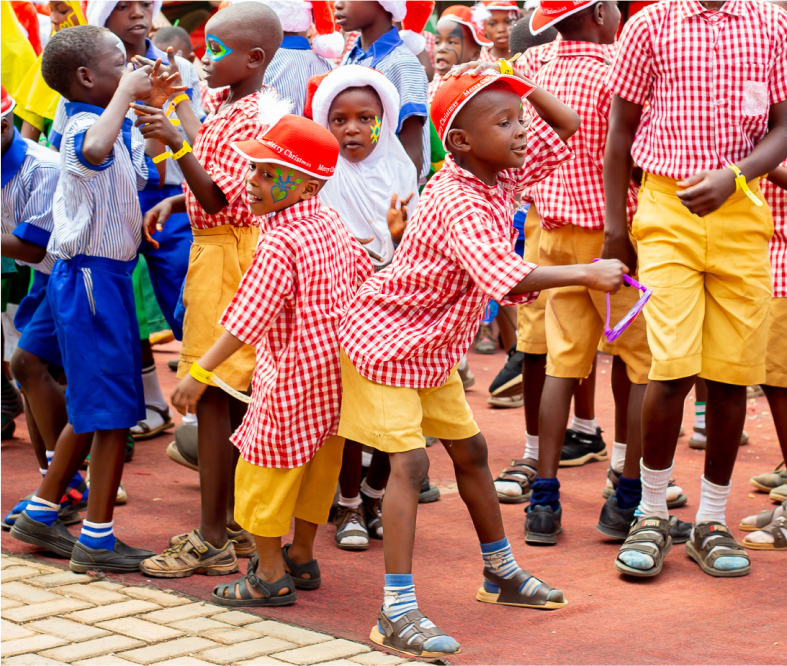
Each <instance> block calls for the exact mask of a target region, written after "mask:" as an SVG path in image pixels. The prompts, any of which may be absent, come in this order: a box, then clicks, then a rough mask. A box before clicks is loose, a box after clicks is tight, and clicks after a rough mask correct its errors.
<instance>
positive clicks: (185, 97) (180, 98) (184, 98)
mask: <svg viewBox="0 0 787 666" xmlns="http://www.w3.org/2000/svg"><path fill="white" fill-rule="evenodd" d="M190 101H191V100H190V99H189V96H188V95H187V94H186V93H180V95H178V96H177V97H176V98H175V99H173V100H172V102H171V104H172V108H173V109H174V108H175V107H176V106H177V105H178V104H180V103H181V102H190Z"/></svg>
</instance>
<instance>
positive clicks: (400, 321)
mask: <svg viewBox="0 0 787 666" xmlns="http://www.w3.org/2000/svg"><path fill="white" fill-rule="evenodd" d="M498 67H504V68H505V69H506V71H507V72H508V74H507V75H501V74H500V73H499V72H498V71H497V68H498ZM474 68H476V69H474ZM489 68H495V69H494V70H491V69H489ZM469 69H474V72H473V73H472V74H463V72H466V71H467V70H469ZM456 73H457V76H455V77H452V78H450V79H448V80H447V81H446V82H445V83H444V84H443V85H442V86H441V87H440V90H438V92H437V94H436V95H435V98H434V101H433V103H432V108H431V115H432V120H433V122H434V125H435V128H436V129H437V132H438V135H439V136H440V139H441V140H442V141H443V144H444V146H445V148H446V150H447V151H448V152H449V153H450V155H449V157H447V158H446V160H445V165H444V166H443V168H442V169H441V170H440V171H439V172H438V173H437V174H436V175H435V176H434V178H432V180H431V181H430V182H429V183H428V184H427V186H426V188H425V189H424V191H423V193H422V195H421V199H420V201H419V204H418V207H417V208H416V210H415V213H414V214H413V216H412V220H411V222H410V223H409V225H408V229H407V233H406V234H405V236H404V240H403V242H402V244H401V245H400V246H399V249H398V250H397V253H396V255H394V259H393V263H392V264H391V265H390V266H389V267H388V268H386V269H385V270H384V271H381V272H380V273H377V274H376V275H374V276H373V277H371V278H370V279H368V280H367V281H366V282H365V283H364V284H363V286H362V287H361V289H360V290H359V292H358V295H357V297H356V299H355V300H354V301H353V305H352V306H351V308H350V310H349V312H348V314H347V316H346V318H345V319H344V321H343V322H342V327H341V331H340V342H341V344H342V387H343V391H344V393H343V402H342V415H341V416H342V418H341V422H340V425H339V434H340V435H341V436H344V437H347V438H348V439H353V440H355V441H359V442H362V443H364V444H368V445H369V446H371V447H373V448H375V449H379V450H383V451H387V452H388V454H389V458H390V461H391V478H390V480H389V483H388V488H387V490H386V494H385V498H384V500H383V528H384V533H385V539H384V542H383V546H384V549H385V565H386V581H385V589H384V602H383V606H382V608H381V610H380V613H379V615H378V621H377V623H376V624H375V626H374V628H373V629H372V633H371V639H372V640H373V641H374V642H376V643H378V644H380V645H384V646H386V647H388V648H391V649H394V650H398V651H400V652H404V653H406V654H409V655H415V656H420V657H440V656H443V655H447V654H455V653H457V652H458V651H459V649H460V648H459V643H458V642H457V641H456V640H454V639H453V638H451V637H450V636H448V635H446V634H445V632H443V631H441V630H440V629H438V628H437V627H436V626H435V625H434V624H433V623H432V622H431V621H430V620H429V619H428V618H427V617H426V616H425V615H424V614H423V613H422V612H421V611H420V610H419V609H418V604H417V602H416V599H415V588H414V586H413V577H412V564H413V562H412V560H413V543H414V538H415V523H416V512H417V508H418V494H419V491H420V488H421V483H422V481H423V479H424V478H425V476H426V474H427V472H428V470H429V458H428V457H427V455H426V451H425V448H424V447H425V442H424V436H425V435H427V436H432V437H437V438H439V439H440V440H441V441H442V442H443V445H444V446H445V448H446V451H447V452H448V455H449V456H450V457H451V460H452V462H453V464H454V471H455V473H456V479H457V485H458V487H459V493H460V496H461V497H462V500H463V501H464V502H465V504H466V505H467V508H468V510H469V512H470V516H471V518H472V520H473V525H474V527H475V529H476V533H477V535H478V538H479V541H480V543H481V553H482V557H483V561H484V583H483V586H482V587H481V588H480V589H479V590H478V593H477V599H478V600H479V601H483V602H486V603H495V604H505V605H512V606H521V607H526V608H541V609H553V608H562V607H563V606H565V605H566V603H567V602H566V600H565V598H564V597H563V593H562V592H561V591H560V590H556V589H554V588H552V587H551V586H550V585H547V584H546V583H544V582H542V581H540V580H539V579H538V578H535V577H534V576H532V575H531V574H529V573H528V572H526V571H524V570H523V569H521V568H520V567H519V565H518V564H517V563H516V561H515V559H514V557H513V555H512V553H511V547H510V545H509V544H508V540H507V539H506V537H505V532H504V529H503V522H502V518H501V515H500V506H499V504H498V501H497V495H496V493H495V488H494V484H493V481H492V475H491V474H490V472H489V467H488V465H487V448H486V442H485V440H484V438H483V436H482V435H481V433H480V432H479V430H478V426H477V425H476V423H475V421H474V420H473V415H472V413H471V411H470V408H469V406H468V405H467V401H466V400H465V396H464V390H463V388H462V382H461V380H460V379H459V376H458V373H457V370H456V367H457V364H458V363H459V360H460V359H461V358H462V356H463V355H464V354H465V353H466V352H467V350H468V348H469V346H470V344H471V342H472V340H473V336H474V334H475V331H476V330H477V329H478V324H479V322H480V320H481V317H482V316H483V313H484V310H485V308H486V306H487V304H488V303H489V299H490V298H494V299H495V300H497V301H498V302H502V303H504V304H506V305H507V304H512V303H521V302H525V301H527V300H532V299H534V298H535V297H536V296H537V293H536V292H537V291H538V290H539V289H549V288H553V287H561V286H565V285H570V284H581V285H583V286H588V287H591V288H594V289H599V290H602V291H607V290H612V291H614V290H617V289H618V288H619V287H620V284H621V282H622V280H623V272H624V268H623V266H622V264H621V263H620V262H617V261H612V262H598V263H596V264H593V265H583V266H547V267H539V266H536V265H534V264H528V263H527V262H524V261H523V260H522V259H521V258H520V257H519V255H517V254H516V252H515V251H514V248H513V245H512V240H513V237H514V234H513V226H512V217H513V213H514V210H515V195H516V193H517V192H519V191H521V190H522V189H523V188H524V187H527V186H529V185H532V184H533V183H534V182H537V181H538V180H541V179H542V178H544V177H545V176H546V175H547V174H549V173H550V172H551V171H553V170H555V169H556V168H558V167H559V166H560V165H561V164H563V163H564V162H566V161H567V160H568V159H570V157H571V151H570V150H569V149H568V148H567V147H566V145H565V143H564V141H565V140H566V139H568V137H570V136H571V135H572V134H573V133H574V132H576V130H577V128H578V126H579V118H578V116H577V114H576V113H574V112H573V111H572V110H571V109H570V108H569V107H567V106H566V105H565V104H563V103H562V102H560V101H559V100H558V99H557V98H555V97H554V96H552V95H550V94H549V93H548V92H546V91H545V90H543V89H541V88H538V87H536V86H534V85H533V84H532V83H530V82H528V81H527V80H525V79H524V77H522V76H521V75H518V74H514V73H512V70H511V67H510V65H509V64H508V63H505V62H503V63H495V64H494V65H491V64H486V63H479V62H477V61H476V62H473V63H468V64H466V65H463V66H462V67H460V68H458V69H457V72H456ZM531 91H532V94H530V97H529V100H530V102H531V104H532V106H533V108H534V109H535V110H536V112H537V113H538V114H539V116H538V117H536V118H535V119H534V120H533V122H532V123H531V124H530V125H529V127H528V128H527V130H526V128H525V126H524V124H523V118H522V99H521V98H522V96H524V95H526V94H528V93H530V92H531Z"/></svg>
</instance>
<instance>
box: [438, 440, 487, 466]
mask: <svg viewBox="0 0 787 666" xmlns="http://www.w3.org/2000/svg"><path fill="white" fill-rule="evenodd" d="M446 449H447V450H448V452H449V454H450V455H451V459H452V460H453V462H454V464H455V465H457V466H458V467H466V468H470V467H472V468H484V467H487V466H488V464H489V461H488V457H489V455H488V454H489V449H488V448H487V445H486V439H485V438H484V436H483V435H482V434H481V433H480V432H479V433H478V434H476V435H473V436H472V437H469V438H468V439H462V440H459V441H456V442H448V443H446Z"/></svg>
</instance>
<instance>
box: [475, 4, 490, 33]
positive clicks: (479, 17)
mask: <svg viewBox="0 0 787 666" xmlns="http://www.w3.org/2000/svg"><path fill="white" fill-rule="evenodd" d="M472 17H473V23H475V24H476V25H477V26H478V29H479V30H480V31H481V32H483V31H484V21H486V20H487V19H489V18H492V12H490V11H489V10H488V9H487V8H486V5H483V4H481V3H480V2H479V3H478V4H477V5H475V6H474V7H473V9H472Z"/></svg>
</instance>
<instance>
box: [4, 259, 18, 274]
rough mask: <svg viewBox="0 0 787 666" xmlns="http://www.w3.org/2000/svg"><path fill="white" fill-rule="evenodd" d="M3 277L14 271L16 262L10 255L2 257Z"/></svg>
mask: <svg viewBox="0 0 787 666" xmlns="http://www.w3.org/2000/svg"><path fill="white" fill-rule="evenodd" d="M2 272H3V277H10V276H12V275H13V274H14V273H16V262H15V261H14V260H13V259H11V257H3V270H2Z"/></svg>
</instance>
